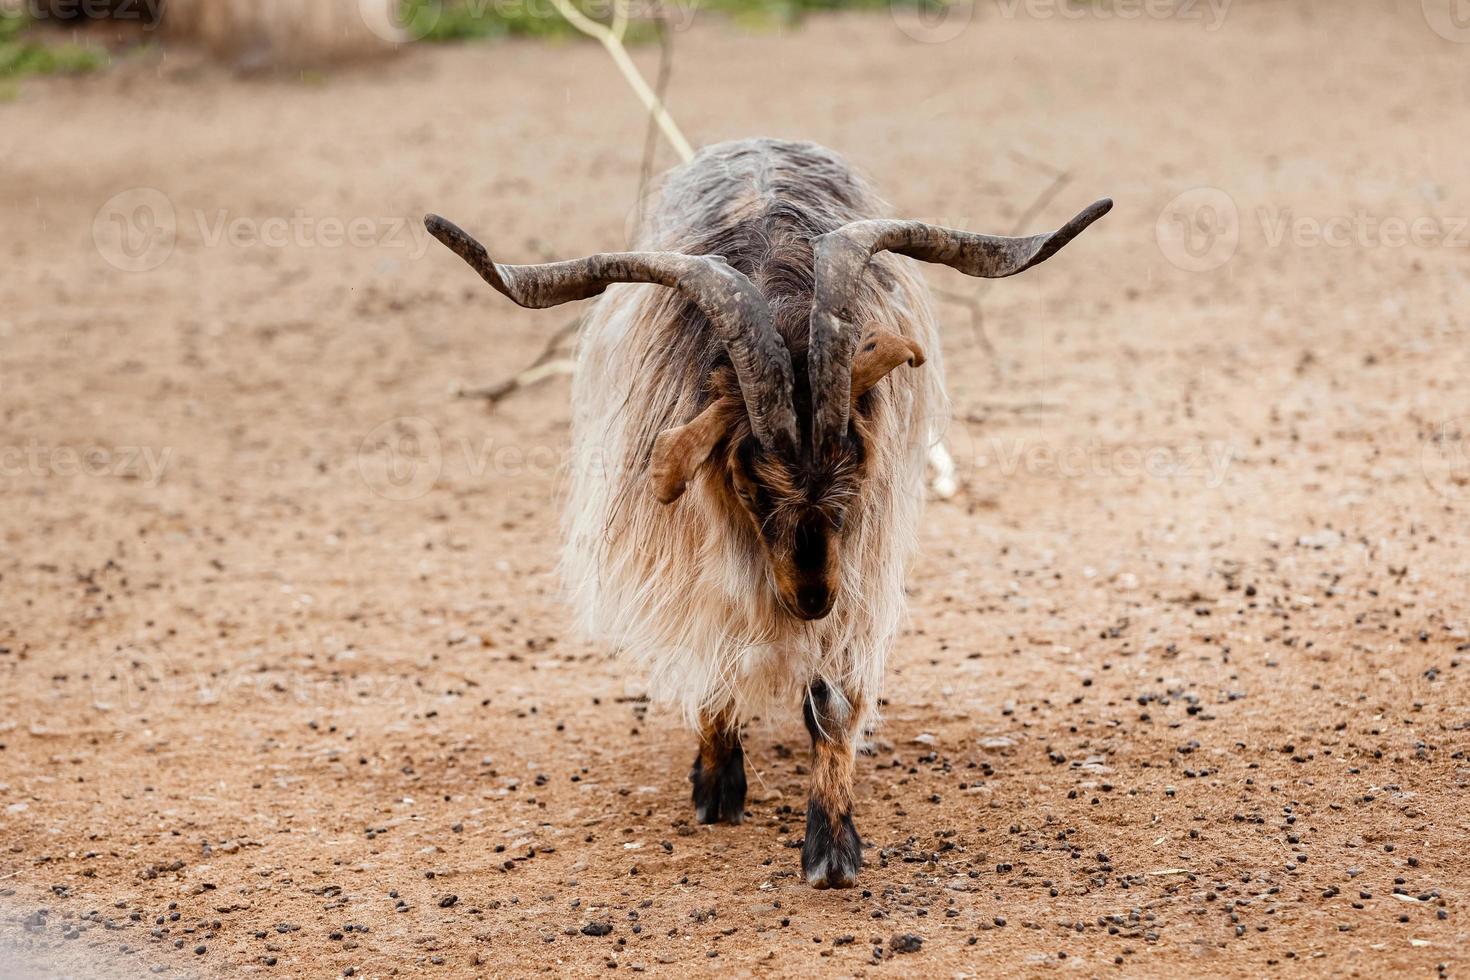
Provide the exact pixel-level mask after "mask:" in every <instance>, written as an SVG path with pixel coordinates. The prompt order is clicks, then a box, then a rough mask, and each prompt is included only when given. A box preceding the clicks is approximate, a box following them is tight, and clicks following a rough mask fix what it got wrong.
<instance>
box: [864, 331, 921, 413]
mask: <svg viewBox="0 0 1470 980" xmlns="http://www.w3.org/2000/svg"><path fill="white" fill-rule="evenodd" d="M923 363H924V349H923V348H922V347H920V346H919V345H918V344H916V343H914V341H912V340H910V339H909V338H907V337H905V336H902V335H901V334H898V333H895V332H893V331H892V330H889V329H888V328H887V327H880V326H878V325H877V324H869V325H868V330H867V333H865V334H864V335H863V340H862V343H860V344H858V349H857V353H856V354H855V355H854V356H853V359H852V400H853V402H854V403H855V402H857V400H858V399H859V398H861V397H862V396H863V395H865V394H867V392H868V390H869V389H870V388H872V387H873V386H874V385H875V384H877V383H878V382H880V381H882V380H883V379H884V378H886V377H888V373H889V372H890V371H892V370H893V369H894V368H896V367H898V366H899V365H900V364H908V365H909V366H910V367H918V366H919V365H921V364H923Z"/></svg>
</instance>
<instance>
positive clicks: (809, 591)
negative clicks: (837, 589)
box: [793, 583, 832, 619]
mask: <svg viewBox="0 0 1470 980" xmlns="http://www.w3.org/2000/svg"><path fill="white" fill-rule="evenodd" d="M793 611H794V612H795V613H796V615H798V616H799V617H801V618H802V619H821V618H822V617H824V616H826V615H827V614H828V613H829V612H831V611H832V590H831V589H829V588H827V586H825V585H823V584H820V583H818V584H816V585H802V586H799V587H798V588H797V590H796V609H795V610H793Z"/></svg>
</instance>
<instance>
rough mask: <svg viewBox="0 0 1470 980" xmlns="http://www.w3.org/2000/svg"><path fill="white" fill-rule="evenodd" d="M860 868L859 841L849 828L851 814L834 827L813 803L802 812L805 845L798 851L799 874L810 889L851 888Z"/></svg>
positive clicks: (824, 813)
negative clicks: (799, 853) (799, 856)
mask: <svg viewBox="0 0 1470 980" xmlns="http://www.w3.org/2000/svg"><path fill="white" fill-rule="evenodd" d="M862 867H863V841H862V838H860V837H859V836H858V832H857V828H856V827H854V826H853V825H852V814H850V813H846V814H843V815H842V819H841V820H839V821H838V822H837V824H836V826H833V824H832V821H831V820H829V819H828V817H827V812H826V811H825V810H823V809H822V808H821V807H820V806H818V805H817V804H816V803H815V802H813V803H809V804H808V805H807V808H806V841H805V842H804V843H803V844H802V847H801V872H802V874H803V875H805V876H806V883H807V884H808V885H811V886H812V887H813V888H851V887H852V886H853V885H855V884H857V876H858V872H859V871H860V870H862Z"/></svg>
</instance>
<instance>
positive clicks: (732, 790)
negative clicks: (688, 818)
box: [689, 711, 745, 823]
mask: <svg viewBox="0 0 1470 980" xmlns="http://www.w3.org/2000/svg"><path fill="white" fill-rule="evenodd" d="M689 781H690V782H691V783H693V784H694V815H695V817H696V818H697V819H698V820H699V822H700V823H718V822H720V821H721V820H723V821H724V822H725V823H739V822H740V821H741V820H743V819H744V818H745V750H744V749H743V748H741V747H740V726H739V725H736V724H734V723H733V722H732V721H731V720H730V717H729V715H728V714H727V713H726V712H723V711H721V712H716V713H713V714H709V715H705V716H703V717H702V718H701V719H700V724H699V754H698V755H696V756H695V757H694V768H693V769H692V770H691V771H690V773H689Z"/></svg>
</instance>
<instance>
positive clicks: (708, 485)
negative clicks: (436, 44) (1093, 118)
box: [425, 140, 1112, 888]
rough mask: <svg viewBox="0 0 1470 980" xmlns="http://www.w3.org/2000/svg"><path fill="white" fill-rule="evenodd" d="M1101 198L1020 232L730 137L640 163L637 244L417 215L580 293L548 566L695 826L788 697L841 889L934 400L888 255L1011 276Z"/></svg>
mask: <svg viewBox="0 0 1470 980" xmlns="http://www.w3.org/2000/svg"><path fill="white" fill-rule="evenodd" d="M1111 206H1112V203H1111V202H1110V201H1106V200H1104V201H1099V202H1097V203H1096V204H1094V205H1092V206H1091V207H1089V208H1088V209H1087V210H1085V211H1083V212H1082V213H1081V214H1079V215H1078V216H1077V217H1075V218H1073V219H1072V220H1071V221H1070V222H1068V223H1067V224H1066V225H1065V226H1064V227H1063V228H1061V229H1060V230H1059V231H1056V232H1053V233H1051V234H1046V235H1037V236H1034V237H1030V238H996V237H992V236H987V235H978V234H973V233H970V232H964V231H955V230H952V229H947V228H941V227H938V226H934V225H928V224H923V223H921V222H916V221H897V220H887V219H882V218H879V217H877V216H878V215H879V214H880V213H881V211H882V205H881V204H880V202H879V201H878V200H877V198H876V197H874V195H873V193H872V192H871V191H870V190H869V189H868V187H867V185H866V184H865V183H864V182H863V181H862V180H861V179H860V178H859V177H857V176H856V175H855V174H854V172H853V170H852V169H851V168H850V167H849V166H848V165H847V164H846V163H845V162H844V161H843V160H842V159H841V158H839V157H838V156H837V155H836V154H834V153H832V152H831V151H829V150H827V149H824V148H822V147H820V146H817V145H814V144H811V143H791V142H781V141H775V140H743V141H739V142H731V143H722V144H719V145H717V146H711V147H708V148H707V149H705V150H703V151H702V152H701V153H699V154H698V155H697V156H696V157H695V158H694V159H693V160H692V161H691V162H689V163H687V164H685V165H683V166H681V167H678V168H676V169H675V170H673V171H672V172H670V173H669V174H668V175H667V176H666V177H665V178H664V181H663V185H662V190H661V194H660V196H659V201H658V203H657V204H656V205H655V206H654V207H653V208H652V209H651V210H650V213H649V215H648V217H647V218H646V220H645V227H644V228H643V229H642V233H641V239H640V242H639V247H640V248H641V249H642V250H641V251H634V252H620V253H601V254H597V255H592V256H589V257H587V258H584V259H576V260H572V261H567V262H554V263H547V264H541V265H519V266H517V265H499V264H496V263H495V262H493V261H492V260H491V259H490V257H489V256H488V255H487V254H486V252H485V249H484V248H483V247H482V246H481V245H480V244H479V243H478V242H477V241H475V240H474V239H473V238H471V237H470V236H468V235H467V234H465V233H464V232H463V231H461V230H460V229H459V228H457V227H456V226H454V225H453V224H451V223H450V222H448V221H445V220H444V219H443V218H440V217H438V216H435V215H430V216H429V217H428V218H427V219H425V220H426V223H427V225H428V228H429V230H430V232H431V233H432V234H433V235H434V236H435V237H436V238H438V239H439V240H440V241H441V242H443V243H444V244H445V245H446V246H448V247H449V248H450V249H452V250H453V251H454V252H455V253H456V254H458V255H459V256H460V257H461V258H463V259H464V260H465V261H466V262H468V263H469V264H470V265H471V266H472V267H474V269H475V270H476V271H477V272H479V274H480V275H481V276H482V277H483V278H484V279H485V280H486V281H487V282H488V283H489V284H490V285H491V286H493V287H494V288H495V289H497V290H499V291H500V292H501V293H503V294H505V295H506V296H508V297H509V298H510V299H512V300H514V301H515V302H516V303H519V304H520V305H521V306H526V307H537V308H540V307H548V306H555V305H557V304H560V303H566V302H569V301H571V300H578V299H586V298H588V297H591V296H597V295H598V294H603V295H602V299H601V300H600V301H599V302H598V303H597V305H596V306H595V307H593V308H592V310H591V311H590V312H589V314H588V316H587V319H586V322H585V325H584V328H583V333H582V339H581V344H580V348H579V353H578V361H577V372H576V380H575V382H574V388H573V393H572V405H573V420H572V443H573V446H572V454H573V455H572V460H573V463H572V473H571V478H570V480H571V485H570V494H569V499H568V501H567V509H566V516H565V522H564V523H565V530H566V547H565V551H564V553H563V557H562V568H563V573H564V576H565V578H566V581H567V584H568V587H569V589H570V591H571V594H572V597H573V599H574V604H575V607H576V609H577V610H578V612H579V614H580V616H581V618H582V621H583V624H584V625H585V627H586V628H587V629H588V630H589V632H591V633H592V634H593V635H594V636H597V637H599V638H602V639H603V640H605V641H606V642H608V643H609V644H610V645H611V646H613V647H614V648H616V649H618V650H620V651H624V652H626V653H627V654H629V655H631V656H632V657H633V658H634V659H636V660H638V661H640V662H641V663H642V664H643V665H644V666H645V667H646V668H647V670H648V672H649V675H650V677H651V685H652V688H653V693H654V694H655V695H656V696H659V697H661V698H663V699H666V700H671V701H674V702H676V703H678V704H679V705H681V706H682V708H683V709H684V712H685V715H686V717H687V719H688V721H689V722H690V723H691V725H692V726H693V727H694V728H696V730H697V731H698V733H699V748H698V754H697V756H696V757H695V760H694V767H693V772H692V773H691V774H690V781H691V782H692V783H693V784H694V794H693V795H694V806H695V812H696V815H697V817H698V819H699V820H700V822H702V823H714V822H716V821H725V822H728V823H739V822H740V820H741V819H742V817H743V815H744V806H745V790H746V784H745V760H744V754H743V751H742V749H741V743H740V726H741V723H742V722H743V721H745V720H747V719H749V718H750V717H751V716H752V715H754V714H755V713H757V712H760V711H763V710H765V706H766V705H767V704H769V703H770V702H771V701H772V700H773V699H779V698H782V697H786V698H790V699H791V700H793V701H794V699H795V697H797V696H800V697H801V699H802V705H803V712H802V713H803V717H804V718H805V721H806V727H807V730H808V731H809V733H810V734H811V739H812V748H813V765H812V775H811V795H810V800H809V803H808V807H807V824H806V839H805V844H804V846H803V848H802V853H801V861H802V869H803V872H804V874H805V876H806V879H807V881H808V882H809V883H810V884H812V885H815V886H816V887H818V888H823V887H829V886H831V887H838V888H842V887H848V886H851V885H852V884H853V883H854V882H855V880H856V877H857V873H858V870H859V868H860V867H861V865H862V841H861V840H860V839H859V837H858V834H857V831H856V829H855V828H854V827H853V822H852V808H853V767H854V754H855V747H856V743H857V740H858V737H859V735H860V733H861V731H862V728H863V725H864V723H865V721H866V720H868V719H869V717H870V716H871V713H872V712H873V710H874V708H875V705H876V703H877V699H878V692H879V686H880V683H881V680H882V677H883V669H884V661H885V659H886V655H887V651H888V647H889V645H890V644H891V643H892V641H893V637H894V635H895V633H896V632H897V630H898V628H899V625H900V621H901V619H902V618H903V615H904V610H905V603H904V574H905V569H906V566H907V564H908V562H909V559H910V557H911V556H912V554H913V552H914V549H915V544H916V541H917V527H916V525H917V521H918V518H919V512H920V510H921V508H922V505H923V494H924V486H923V478H924V464H925V450H926V448H927V446H928V445H929V443H930V439H931V433H932V432H933V431H934V429H935V425H936V422H937V421H939V420H941V419H943V418H944V417H945V413H946V408H947V404H946V400H945V395H944V388H943V382H942V375H941V372H940V370H939V363H938V351H939V336H938V332H937V329H936V324H935V320H934V315H933V313H932V311H931V308H930V302H929V295H928V290H927V288H926V287H925V285H924V281H923V279H922V277H921V276H920V273H919V269H918V266H917V264H916V263H914V262H911V261H910V259H918V260H919V261H922V262H938V263H942V264H944V265H948V266H951V267H952V268H955V269H957V270H959V271H960V272H963V273H965V274H966V275H971V276H986V277H991V278H996V277H1001V276H1009V275H1014V274H1015V273H1018V272H1021V271H1023V270H1025V269H1028V268H1030V267H1031V266H1033V265H1036V264H1037V263H1039V262H1042V261H1044V260H1046V259H1047V258H1049V257H1051V256H1052V255H1053V254H1055V253H1056V251H1057V250H1058V249H1060V248H1061V247H1062V246H1063V245H1065V244H1066V243H1067V242H1068V241H1070V240H1071V239H1072V238H1073V237H1075V236H1076V235H1077V234H1078V233H1080V232H1081V231H1082V230H1083V229H1084V228H1086V227H1087V226H1088V225H1089V224H1091V223H1092V222H1093V221H1095V220H1096V219H1097V218H1099V217H1101V216H1102V215H1103V214H1105V213H1106V212H1107V211H1108V209H1109V208H1110V207H1111ZM905 256H906V257H905ZM649 284H652V285H654V286H661V287H666V288H663V289H657V288H652V286H650V285H649ZM926 364H927V366H924V367H922V368H921V366H923V365H926ZM905 365H906V366H907V367H906V369H904V370H899V369H900V368H901V367H903V366H905ZM788 703H790V702H788Z"/></svg>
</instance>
